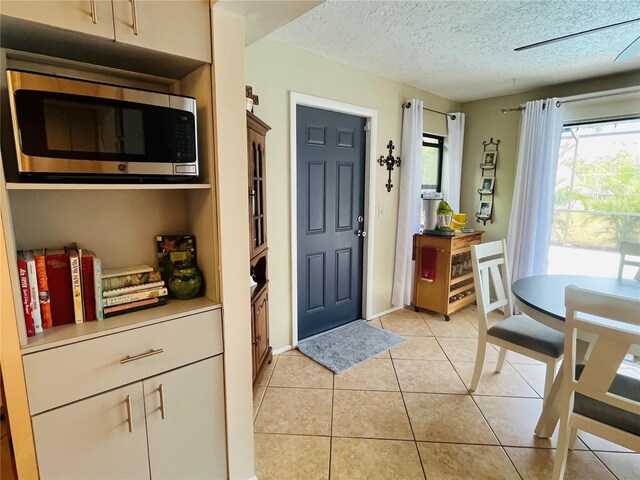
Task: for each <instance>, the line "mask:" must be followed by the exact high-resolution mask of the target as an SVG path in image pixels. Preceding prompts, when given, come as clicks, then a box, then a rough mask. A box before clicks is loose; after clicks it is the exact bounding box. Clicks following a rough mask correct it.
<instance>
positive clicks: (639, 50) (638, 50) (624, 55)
mask: <svg viewBox="0 0 640 480" xmlns="http://www.w3.org/2000/svg"><path fill="white" fill-rule="evenodd" d="M636 55H640V37H638V38H636V39H635V40H634V41H633V42H631V44H630V45H629V46H628V47H627V48H625V49H624V50H623V51H621V52H620V54H619V55H618V56H617V57H616V59H615V60H614V61H613V63H621V62H624V61H627V60H629V59H631V58H633V57H635V56H636Z"/></svg>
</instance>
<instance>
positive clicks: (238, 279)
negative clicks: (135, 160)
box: [213, 5, 255, 480]
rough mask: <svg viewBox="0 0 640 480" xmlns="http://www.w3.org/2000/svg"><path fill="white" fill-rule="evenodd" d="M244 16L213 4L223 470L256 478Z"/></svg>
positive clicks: (237, 477)
mask: <svg viewBox="0 0 640 480" xmlns="http://www.w3.org/2000/svg"><path fill="white" fill-rule="evenodd" d="M244 29H245V21H244V18H242V17H240V16H237V15H235V14H233V13H229V12H226V11H224V10H223V9H222V8H221V7H220V5H216V6H214V8H213V56H214V65H215V72H214V82H215V85H214V89H215V96H214V98H215V121H214V125H215V130H216V162H217V167H218V171H217V175H218V182H217V183H218V185H219V205H220V208H219V212H220V254H221V257H222V258H221V264H222V265H221V266H222V275H221V278H222V307H223V331H224V371H225V400H226V413H227V455H228V460H229V462H228V467H229V470H228V475H229V478H230V479H232V480H240V479H250V478H255V477H254V475H255V473H254V465H253V401H252V398H253V397H252V391H251V384H252V382H251V374H252V366H251V361H252V360H251V359H252V357H251V341H250V339H251V311H250V303H251V301H250V298H249V288H248V283H247V274H248V272H249V225H248V222H246V221H244V222H241V221H238V219H239V218H242V219H246V218H248V217H249V207H248V203H247V196H246V195H247V170H248V163H247V146H246V145H247V129H246V114H245V111H244V104H245V100H244V61H243V59H244Z"/></svg>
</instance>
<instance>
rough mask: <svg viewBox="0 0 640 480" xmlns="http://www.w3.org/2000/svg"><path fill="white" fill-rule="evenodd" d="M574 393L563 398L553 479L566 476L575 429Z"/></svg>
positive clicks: (556, 479)
mask: <svg viewBox="0 0 640 480" xmlns="http://www.w3.org/2000/svg"><path fill="white" fill-rule="evenodd" d="M573 398H574V397H573V393H572V394H571V395H569V398H567V399H563V400H564V401H563V403H564V405H563V406H562V417H561V418H560V430H559V431H558V446H557V448H556V457H555V459H554V461H553V474H552V475H551V478H552V480H562V479H563V478H564V470H565V468H566V466H567V456H568V455H569V445H570V441H571V434H572V433H573V431H574V430H575V429H574V428H572V427H571V424H570V420H571V412H573Z"/></svg>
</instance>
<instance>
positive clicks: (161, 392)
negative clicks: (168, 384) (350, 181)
mask: <svg viewBox="0 0 640 480" xmlns="http://www.w3.org/2000/svg"><path fill="white" fill-rule="evenodd" d="M158 392H159V393H160V417H161V418H162V420H164V415H165V412H166V410H165V406H164V385H162V384H160V386H159V387H158Z"/></svg>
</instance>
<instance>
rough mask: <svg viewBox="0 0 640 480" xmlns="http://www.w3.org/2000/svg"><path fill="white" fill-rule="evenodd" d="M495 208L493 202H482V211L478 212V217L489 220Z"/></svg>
mask: <svg viewBox="0 0 640 480" xmlns="http://www.w3.org/2000/svg"><path fill="white" fill-rule="evenodd" d="M492 208H493V202H488V201H484V200H481V201H480V210H479V211H478V216H479V217H480V218H489V217H490V216H491V209H492Z"/></svg>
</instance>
